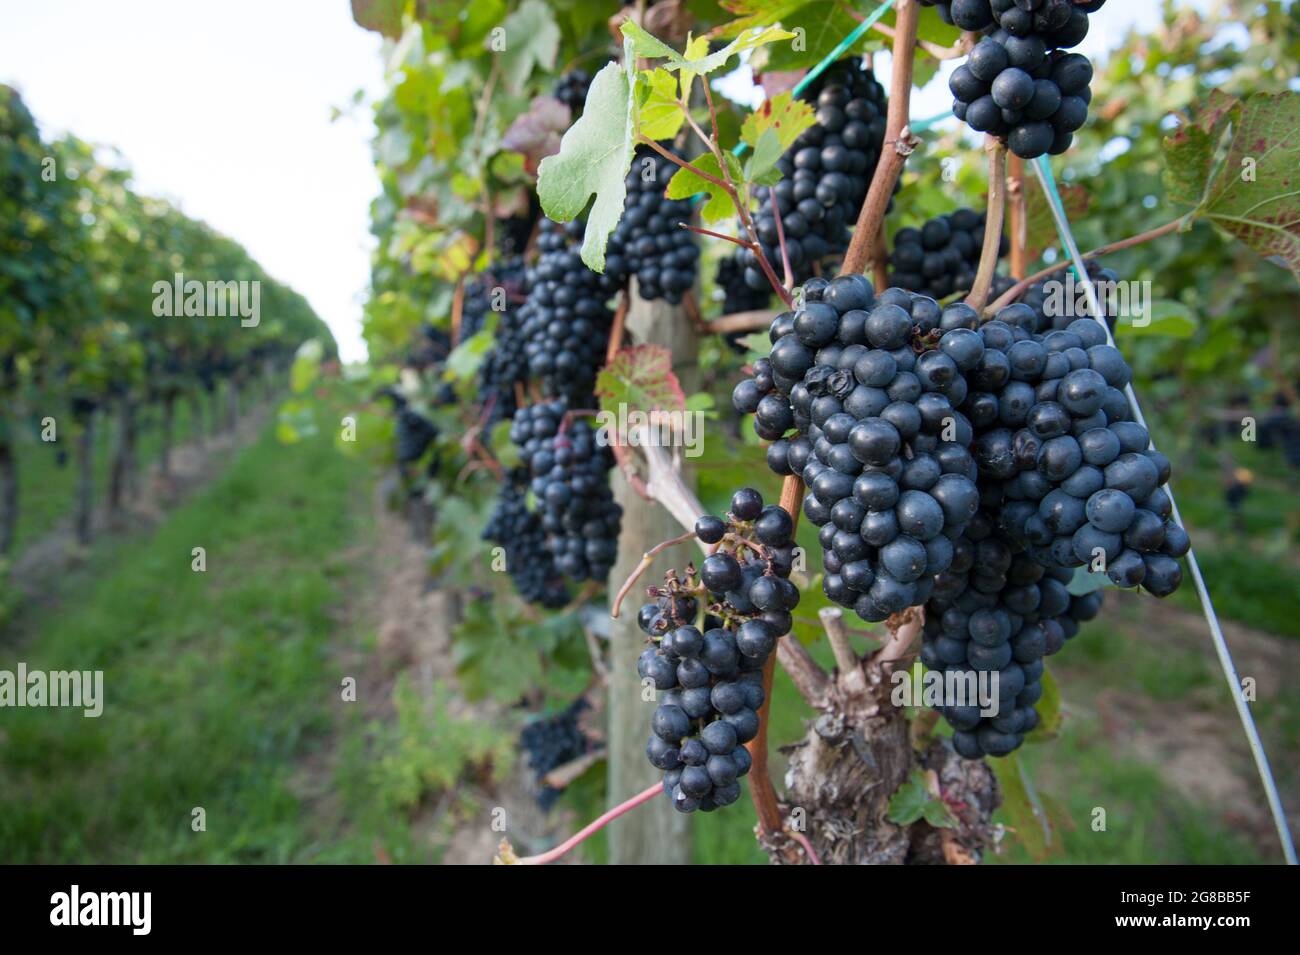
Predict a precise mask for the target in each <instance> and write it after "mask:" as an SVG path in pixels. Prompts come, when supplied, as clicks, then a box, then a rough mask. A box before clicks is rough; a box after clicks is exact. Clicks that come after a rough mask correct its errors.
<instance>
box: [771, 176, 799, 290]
mask: <svg viewBox="0 0 1300 955" xmlns="http://www.w3.org/2000/svg"><path fill="white" fill-rule="evenodd" d="M767 194H768V196H769V198H771V200H772V210H773V212H774V213H776V214H775V215H773V216H772V218H773V219H775V220H776V241H777V243H778V244H779V245H780V246H781V265H782V267H783V268H784V269H785V281H783V282H782V283H781V284H782V285H784V286H785V287H786V288H789V287H790V286H791V285H793V284H794V278H793V276H794V273H793V272H791V271H790V251H789V250H788V249H787V248H786V246H785V226H784V225H782V223H781V216H780V207H779V206H778V205H777V203H776V187H775V186H768V187H767Z"/></svg>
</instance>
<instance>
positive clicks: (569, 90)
mask: <svg viewBox="0 0 1300 955" xmlns="http://www.w3.org/2000/svg"><path fill="white" fill-rule="evenodd" d="M590 88H591V77H590V76H589V75H588V74H587V73H585V72H584V71H582V70H569V71H568V72H567V73H563V74H561V75H560V78H559V79H558V80H556V81H555V86H553V87H552V88H551V95H552V96H554V97H555V98H556V99H558V100H559V101H560V102H561V103H563V104H564V105H565V106H567V107H569V110H570V112H572V114H573V118H574V119H577V118H578V117H579V116H580V115H581V114H582V107H583V106H584V105H585V104H586V102H587V90H589V89H590Z"/></svg>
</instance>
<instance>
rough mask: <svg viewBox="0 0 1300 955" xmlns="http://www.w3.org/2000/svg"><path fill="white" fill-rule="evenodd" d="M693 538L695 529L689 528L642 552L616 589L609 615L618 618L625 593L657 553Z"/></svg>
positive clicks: (629, 590)
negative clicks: (638, 559) (638, 560)
mask: <svg viewBox="0 0 1300 955" xmlns="http://www.w3.org/2000/svg"><path fill="white" fill-rule="evenodd" d="M694 539H695V531H693V530H690V531H687V532H686V533H685V534H681V535H679V536H677V537H674V538H672V539H671V540H666V541H664V542H662V543H660V544H655V546H654V547H651V548H650V549H649V550H648V551H646V552H645V553H644V554H642V555H641V561H640V562H639V563H638V564H637V565H636V566H635V567H634V568H632V573H630V574H628V578H627V580H625V581H623V586H622V587H620V588H619V589H618V593H617V594H616V595H615V596H614V603H613V605H612V606H611V607H610V608H609V615H610V616H611V617H613V618H614V619H616V620H617V619H618V615H619V613H620V611H621V610H622V609H623V601H624V599H626V597H627V595H628V594H629V593H631V592H632V588H633V587H635V586H636V582H637V581H638V580H640V579H641V575H642V574H644V573H645V572H646V571H647V570H649V569H650V565H651V564H653V563H654V561H655V557H656V556H657V555H659V554H662V553H663V552H664V551H666V550H667V549H668V548H670V547H676V546H677V545H678V544H685V543H686V542H687V541H688V540H694Z"/></svg>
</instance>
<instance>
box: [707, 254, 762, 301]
mask: <svg viewBox="0 0 1300 955" xmlns="http://www.w3.org/2000/svg"><path fill="white" fill-rule="evenodd" d="M714 284H715V285H716V286H717V288H718V291H719V292H721V293H722V313H723V314H724V315H734V314H735V313H737V312H756V311H758V310H759V309H764V308H767V307H768V306H769V305H770V304H771V303H772V286H770V285H768V286H767V287H766V288H762V289H754V288H750V287H749V283H748V282H746V281H745V271H744V269H743V268H742V266H741V265H740V263H739V262H737V261H736V258H735V256H731V255H729V256H726V257H725V258H723V259H722V260H721V261H719V262H718V273H717V276H716V277H715V279H714Z"/></svg>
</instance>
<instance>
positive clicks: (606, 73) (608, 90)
mask: <svg viewBox="0 0 1300 955" xmlns="http://www.w3.org/2000/svg"><path fill="white" fill-rule="evenodd" d="M627 45H628V46H629V47H630V43H629V44H627ZM624 59H625V61H626V62H627V64H628V67H627V68H624V67H623V66H620V65H619V64H618V63H608V64H606V65H605V67H604V68H603V69H602V70H601V71H600V72H599V73H597V74H596V78H595V79H594V80H592V82H591V87H590V88H589V89H588V91H587V102H586V104H585V106H584V107H583V112H582V116H581V117H580V118H579V119H578V121H577V122H576V123H574V124H573V125H572V126H571V127H569V131H568V132H567V133H565V134H564V138H563V139H562V140H561V141H560V151H559V152H558V153H557V154H556V155H554V156H547V157H546V158H545V159H543V160H542V161H541V163H540V164H539V165H538V167H537V197H538V199H540V200H541V203H542V209H543V211H545V213H546V214H547V215H548V216H550V217H551V218H552V219H555V220H556V221H558V222H568V221H570V220H572V219H576V218H577V217H578V216H580V215H582V212H583V210H584V209H585V208H586V207H587V202H588V200H590V199H591V197H592V195H593V194H594V195H595V197H596V200H595V202H594V203H593V204H592V207H591V212H590V213H589V214H588V216H587V229H586V234H585V235H584V236H583V240H582V261H583V262H585V263H586V264H587V267H588V268H590V269H592V270H593V271H595V272H604V271H605V247H606V245H608V244H609V234H610V233H611V232H613V231H614V227H615V226H616V225H618V220H619V218H620V217H621V216H622V215H623V200H624V199H625V198H626V196H627V186H626V185H625V184H624V182H623V178H624V177H625V176H626V175H627V172H628V170H629V169H630V168H631V167H632V154H633V152H634V150H635V139H634V134H633V127H634V115H633V101H632V97H633V95H634V83H633V78H632V76H631V74H630V72H629V71H630V69H631V64H632V63H634V62H635V57H634V56H632V54H631V50H630V49H628V50H627V51H626V54H625V57H624Z"/></svg>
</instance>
